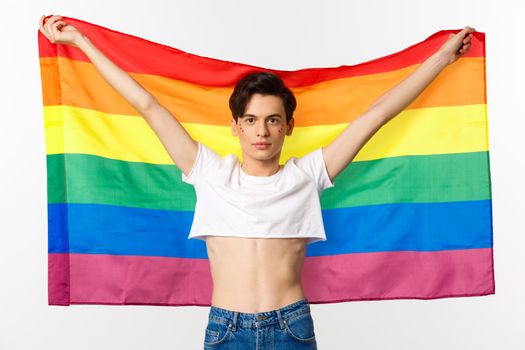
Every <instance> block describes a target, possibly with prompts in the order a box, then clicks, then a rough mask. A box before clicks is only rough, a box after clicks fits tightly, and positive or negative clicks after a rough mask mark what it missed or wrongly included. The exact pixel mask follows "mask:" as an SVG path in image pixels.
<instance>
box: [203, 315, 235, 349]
mask: <svg viewBox="0 0 525 350" xmlns="http://www.w3.org/2000/svg"><path fill="white" fill-rule="evenodd" d="M230 333H231V329H230V327H228V325H227V324H224V323H219V322H214V321H212V320H209V321H208V325H207V326H206V331H205V334H204V345H205V346H207V347H213V346H215V345H218V344H220V343H222V342H224V341H225V340H226V339H228V337H229V336H230Z"/></svg>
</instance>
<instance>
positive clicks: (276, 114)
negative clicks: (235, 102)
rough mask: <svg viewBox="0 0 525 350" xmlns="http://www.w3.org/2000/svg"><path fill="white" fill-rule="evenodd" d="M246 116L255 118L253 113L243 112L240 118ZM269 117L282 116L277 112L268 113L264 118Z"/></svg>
mask: <svg viewBox="0 0 525 350" xmlns="http://www.w3.org/2000/svg"><path fill="white" fill-rule="evenodd" d="M246 117H253V118H257V116H255V115H253V114H243V115H241V116H240V118H246ZM270 117H279V118H282V116H281V115H280V114H279V113H274V114H270V115H269V116H267V117H266V118H270Z"/></svg>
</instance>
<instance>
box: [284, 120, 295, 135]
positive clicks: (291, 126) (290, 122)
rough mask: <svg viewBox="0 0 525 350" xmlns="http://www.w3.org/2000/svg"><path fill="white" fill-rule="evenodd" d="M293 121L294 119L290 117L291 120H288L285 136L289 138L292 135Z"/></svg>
mask: <svg viewBox="0 0 525 350" xmlns="http://www.w3.org/2000/svg"><path fill="white" fill-rule="evenodd" d="M294 120H295V118H294V117H292V119H290V121H289V122H288V130H287V131H286V135H288V136H290V135H291V134H292V131H293V127H294Z"/></svg>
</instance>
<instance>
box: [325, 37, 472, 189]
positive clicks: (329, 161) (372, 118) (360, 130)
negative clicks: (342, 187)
mask: <svg viewBox="0 0 525 350" xmlns="http://www.w3.org/2000/svg"><path fill="white" fill-rule="evenodd" d="M473 31H474V28H471V27H465V28H464V29H463V30H461V31H460V32H458V33H457V34H456V35H453V34H451V35H450V37H449V39H448V40H447V42H445V44H443V46H442V47H441V48H440V49H439V50H438V51H436V52H435V53H434V54H433V55H432V56H430V57H429V58H427V59H426V60H425V61H424V62H423V63H422V64H421V66H419V67H418V68H417V69H416V70H415V71H414V72H413V73H412V74H410V75H409V76H408V77H406V78H405V79H404V80H402V81H401V82H400V83H398V84H397V85H396V86H394V87H393V88H391V89H390V90H388V91H387V92H386V93H385V94H383V95H382V96H381V97H380V98H379V99H377V100H376V101H375V102H374V103H373V104H372V106H370V108H369V109H368V110H367V111H366V112H365V113H363V114H362V115H360V116H359V117H358V118H356V119H355V120H354V121H353V122H352V123H350V124H349V125H348V126H347V127H346V128H345V129H344V130H343V131H342V132H341V134H339V135H338V136H337V137H336V138H335V139H334V140H333V141H332V142H331V143H330V144H329V145H328V146H326V147H323V150H322V151H323V156H324V159H325V164H326V170H327V172H328V175H329V176H330V179H331V180H332V181H333V180H334V179H335V177H336V176H337V175H338V174H339V173H340V172H341V171H342V170H343V169H344V168H346V166H347V165H348V164H349V163H350V162H351V161H352V159H354V157H355V156H356V155H357V153H359V151H360V150H361V148H362V147H363V146H364V145H365V144H366V143H367V142H368V140H370V138H371V137H372V136H373V135H374V134H375V133H376V132H377V131H378V130H379V129H380V128H381V127H382V126H383V125H384V124H386V123H388V121H390V120H391V119H392V118H394V117H395V116H396V115H398V114H399V112H401V111H402V110H403V109H405V108H406V107H407V106H408V105H409V104H410V103H411V102H412V101H413V100H414V99H415V98H416V97H417V96H419V94H421V92H423V90H424V89H425V88H426V87H427V86H428V85H429V84H430V83H431V82H432V80H434V78H435V77H436V76H437V75H438V74H439V73H440V72H441V71H442V70H443V69H444V68H445V67H446V66H447V65H448V64H451V63H453V62H455V61H456V60H457V59H458V58H459V56H461V55H463V54H464V53H465V52H467V51H468V50H469V48H470V37H471V35H470V33H472V32H473Z"/></svg>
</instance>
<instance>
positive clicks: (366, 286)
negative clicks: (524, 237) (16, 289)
mask: <svg viewBox="0 0 525 350" xmlns="http://www.w3.org/2000/svg"><path fill="white" fill-rule="evenodd" d="M68 261H69V262H70V266H69V272H70V274H71V275H70V278H69V279H67V278H64V273H65V272H66V271H68ZM385 261H388V264H385ZM49 265H50V266H53V269H50V275H49V285H50V286H57V288H49V293H50V294H49V304H50V305H67V304H68V302H69V303H70V304H118V305H123V304H135V305H137V304H148V305H173V306H175V305H178V306H180V305H196V306H209V305H210V304H211V295H212V279H211V275H210V270H209V265H208V260H207V259H182V258H169V257H152V256H125V255H105V254H70V256H69V259H67V254H49ZM492 266H493V260H492V249H491V248H485V249H466V250H448V251H438V252H379V253H359V254H341V255H334V256H320V257H306V258H305V265H304V268H303V276H302V280H303V287H304V292H305V296H306V298H307V299H308V300H309V302H310V303H312V304H315V303H332V302H341V301H350V300H375V299H398V298H417V299H434V298H443V297H458V296H477V295H487V294H494V276H493V268H492ZM55 272H56V273H55ZM65 281H68V283H69V281H70V286H69V288H66V286H64V285H63V283H65ZM64 290H69V291H70V296H68V297H67V298H66V297H65V295H64V294H65V293H66V292H64ZM349 295H352V296H354V297H352V298H351V299H349V298H348V296H349Z"/></svg>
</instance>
